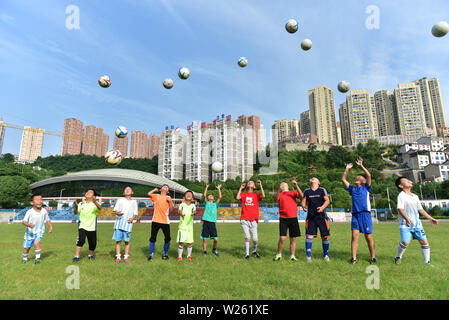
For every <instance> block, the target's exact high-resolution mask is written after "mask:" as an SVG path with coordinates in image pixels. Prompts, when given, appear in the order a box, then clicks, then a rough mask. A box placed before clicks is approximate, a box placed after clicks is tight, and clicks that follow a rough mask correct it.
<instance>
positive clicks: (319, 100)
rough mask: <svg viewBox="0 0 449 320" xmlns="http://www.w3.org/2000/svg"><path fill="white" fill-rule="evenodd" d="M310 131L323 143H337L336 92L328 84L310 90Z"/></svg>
mask: <svg viewBox="0 0 449 320" xmlns="http://www.w3.org/2000/svg"><path fill="white" fill-rule="evenodd" d="M308 94H309V110H310V132H311V133H312V134H314V135H316V136H317V137H318V141H319V142H320V143H322V144H325V143H332V144H336V143H337V121H336V116H335V101H334V92H333V91H332V89H330V88H328V87H326V86H323V85H321V86H317V87H315V88H313V89H312V90H309V93H308Z"/></svg>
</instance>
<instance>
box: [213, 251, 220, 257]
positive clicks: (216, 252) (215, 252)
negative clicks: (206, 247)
mask: <svg viewBox="0 0 449 320" xmlns="http://www.w3.org/2000/svg"><path fill="white" fill-rule="evenodd" d="M212 253H213V254H215V255H216V256H217V257H219V256H220V254H219V253H218V251H217V250H212Z"/></svg>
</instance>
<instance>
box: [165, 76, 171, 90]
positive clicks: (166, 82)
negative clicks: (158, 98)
mask: <svg viewBox="0 0 449 320" xmlns="http://www.w3.org/2000/svg"><path fill="white" fill-rule="evenodd" d="M163 85H164V88H165V89H171V88H173V80H172V79H170V78H167V79H165V80H164V82H163Z"/></svg>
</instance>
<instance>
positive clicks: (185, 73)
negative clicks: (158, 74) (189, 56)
mask: <svg viewBox="0 0 449 320" xmlns="http://www.w3.org/2000/svg"><path fill="white" fill-rule="evenodd" d="M178 76H179V78H181V79H182V80H186V79H188V78H189V77H190V70H189V69H188V68H186V67H182V68H180V69H179V71H178Z"/></svg>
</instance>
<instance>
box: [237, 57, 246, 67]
mask: <svg viewBox="0 0 449 320" xmlns="http://www.w3.org/2000/svg"><path fill="white" fill-rule="evenodd" d="M237 64H238V65H239V67H242V68H245V67H246V66H247V65H248V59H246V58H245V57H240V58H239V61H238V62H237Z"/></svg>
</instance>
